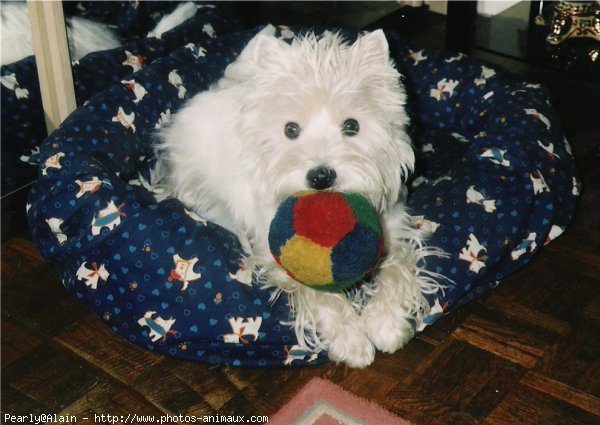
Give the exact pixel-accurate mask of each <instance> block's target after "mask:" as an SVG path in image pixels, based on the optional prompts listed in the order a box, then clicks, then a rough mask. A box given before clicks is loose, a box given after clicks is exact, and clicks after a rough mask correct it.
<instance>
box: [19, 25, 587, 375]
mask: <svg viewBox="0 0 600 425" xmlns="http://www.w3.org/2000/svg"><path fill="white" fill-rule="evenodd" d="M255 32H256V31H251V32H247V33H239V34H231V35H226V36H222V37H218V38H215V39H208V40H205V41H203V43H202V44H201V45H198V44H192V45H188V46H185V47H181V48H180V49H177V50H176V51H174V52H173V53H172V54H171V55H169V56H166V57H163V58H160V59H157V60H156V61H155V62H154V63H153V64H151V65H150V66H148V67H144V68H142V69H141V70H140V71H138V72H137V73H135V74H134V75H131V76H130V77H129V79H130V80H134V82H128V83H117V84H115V85H113V86H112V87H110V88H108V89H106V90H104V91H102V92H100V93H99V94H97V95H96V96H94V97H93V98H91V99H90V100H89V101H88V102H86V104H85V105H84V106H82V107H80V108H79V109H78V110H76V111H75V112H74V113H73V114H72V115H71V116H70V117H69V118H68V119H67V120H66V121H65V122H64V123H63V125H61V127H60V128H59V129H58V130H57V131H56V132H55V133H53V134H52V135H51V136H50V137H49V138H48V139H47V140H46V141H45V142H44V144H43V145H42V148H41V153H40V155H41V159H42V163H41V166H40V178H39V180H38V182H37V183H36V184H35V186H34V187H33V189H32V191H31V195H30V200H29V205H28V212H29V214H28V216H29V220H30V224H31V228H32V234H33V237H34V239H35V241H36V242H37V244H38V247H39V249H40V251H41V253H42V255H43V256H44V257H45V258H46V259H47V261H49V262H50V263H51V264H52V265H53V266H54V268H55V269H56V270H57V272H58V274H59V276H60V279H61V281H62V282H63V284H64V286H65V287H66V288H67V289H68V290H69V291H71V292H72V293H73V294H74V295H75V296H76V297H77V298H78V299H79V300H80V301H81V302H83V303H84V304H86V305H87V306H88V307H89V308H90V309H91V310H92V311H93V312H94V313H95V314H96V315H97V316H98V317H99V318H100V320H102V321H103V322H104V323H106V325H107V326H109V327H110V328H111V329H112V330H113V331H114V332H116V333H117V334H119V335H121V336H122V337H124V338H125V339H127V340H129V341H130V342H132V343H134V344H137V345H139V346H141V347H144V348H147V349H149V350H152V351H156V352H161V353H164V354H167V355H171V356H175V357H178V358H183V359H188V360H198V361H203V362H208V363H212V364H230V365H245V366H260V367H265V366H279V365H284V364H285V365H290V364H291V365H306V364H314V363H319V362H323V361H326V360H327V356H326V353H320V354H319V355H316V354H313V353H309V352H305V351H303V350H301V349H299V347H298V346H297V345H296V344H297V341H296V339H295V336H294V333H293V331H292V329H291V328H290V326H289V325H288V324H286V322H289V320H290V316H289V311H288V308H287V306H286V299H285V296H282V297H280V299H278V300H277V301H276V302H275V303H273V304H271V303H270V302H269V297H270V293H269V292H268V291H265V290H262V289H260V288H259V287H258V286H256V285H254V286H251V285H249V279H248V273H247V271H246V270H243V269H241V268H240V266H239V260H240V257H241V247H240V244H239V242H238V241H237V240H236V238H235V237H234V236H233V235H232V234H231V233H229V232H228V231H226V230H224V229H223V228H220V227H219V226H216V225H214V224H212V223H210V222H206V221H204V220H203V219H202V218H201V217H199V216H198V215H196V214H193V213H192V212H190V211H188V210H186V209H185V207H184V206H183V205H182V204H181V203H180V202H179V201H177V200H167V201H163V202H160V203H156V202H155V200H154V198H153V197H152V195H151V194H150V193H149V192H148V191H147V190H146V189H145V188H144V186H143V185H142V184H141V182H140V174H141V175H142V176H144V175H146V176H147V175H148V170H149V167H150V165H151V161H149V159H150V155H151V139H152V138H151V134H152V132H153V131H154V130H155V128H157V126H160V125H161V124H162V123H163V122H164V119H165V117H166V116H168V115H169V114H170V113H174V112H175V111H176V110H177V109H178V108H179V107H181V105H182V104H183V103H184V102H185V100H187V99H189V98H190V97H191V96H193V95H194V94H195V93H198V92H200V91H202V90H205V89H206V88H207V87H209V85H210V84H211V83H212V82H214V81H216V80H218V79H219V78H220V77H221V76H222V74H223V71H224V69H225V67H226V65H227V64H228V63H230V62H231V61H232V60H233V59H234V58H235V57H236V56H237V55H238V54H239V52H240V51H241V50H242V49H243V47H244V46H245V44H246V43H247V42H248V40H249V39H250V38H251V37H252V36H253V35H254V34H255ZM388 39H389V40H390V45H391V50H392V54H393V56H394V58H395V60H396V62H397V65H398V67H399V69H400V71H401V72H402V73H403V74H404V75H405V76H406V81H405V83H406V85H407V91H408V93H409V96H410V99H411V104H410V110H411V113H412V114H413V115H414V116H413V122H414V123H415V138H416V139H415V145H416V147H417V150H418V151H419V152H420V153H422V155H421V156H422V158H421V159H420V163H419V172H418V174H417V175H415V178H414V179H413V181H412V190H411V193H410V196H409V198H408V204H409V206H410V207H411V209H412V210H413V212H414V213H415V214H416V215H418V216H423V217H422V218H420V219H419V220H418V223H417V225H421V226H429V227H430V228H431V229H432V230H435V231H434V232H433V236H432V238H431V240H430V244H431V245H433V246H438V247H440V248H442V249H443V250H445V251H446V252H447V253H448V258H445V259H433V258H430V259H428V261H427V264H425V265H424V266H425V267H426V268H427V270H429V271H431V272H434V273H441V274H444V275H447V276H448V277H449V278H450V279H452V281H451V282H450V281H445V282H443V283H445V284H446V285H447V288H446V289H445V290H444V291H439V292H437V293H435V294H427V297H428V299H429V300H430V302H431V304H432V306H433V310H432V315H431V316H430V317H429V318H428V320H427V321H428V323H433V322H434V321H435V320H436V319H437V318H438V317H439V316H440V315H441V314H442V313H443V312H449V311H452V310H453V309H455V308H456V307H458V306H460V305H462V304H464V303H465V302H468V301H469V300H471V299H473V298H475V297H477V296H480V295H481V294H483V293H485V292H486V291H488V290H489V289H490V288H492V287H493V286H495V285H496V284H497V283H498V282H499V281H500V280H502V279H503V278H505V277H506V276H507V275H509V274H511V273H513V272H514V271H516V270H517V269H519V268H520V267H522V266H523V265H524V264H526V263H527V262H528V261H529V260H530V259H531V257H532V256H533V255H534V254H535V253H536V252H537V251H538V250H539V249H540V248H541V246H542V245H543V244H544V243H546V242H547V241H548V240H550V239H551V238H552V237H554V235H556V234H558V233H560V231H562V230H564V228H565V227H566V226H567V224H568V222H569V220H570V218H571V216H572V213H573V208H574V203H575V194H576V191H577V185H576V182H577V180H576V171H575V169H574V166H573V160H572V157H571V155H570V153H569V149H568V144H567V143H566V140H565V139H564V137H563V132H562V129H561V127H560V124H559V121H558V119H557V117H556V115H555V112H554V110H553V109H552V107H551V106H550V104H549V103H548V93H547V92H546V91H545V90H544V89H543V88H541V87H538V86H535V85H528V84H527V83H525V82H523V81H521V80H519V79H517V78H515V77H514V76H512V75H510V74H508V73H506V72H503V71H500V70H499V69H494V68H493V67H492V66H489V65H485V64H483V63H481V62H479V61H476V60H474V59H470V58H467V57H463V56H460V57H458V56H457V55H453V54H448V53H443V52H439V51H434V50H427V49H419V52H417V51H416V50H415V48H413V47H411V46H410V45H408V44H406V43H405V42H403V41H402V40H400V39H399V38H397V37H396V36H395V35H393V34H390V35H388ZM488 69H489V70H494V71H493V73H492V71H488ZM482 73H483V75H482ZM529 110H536V111H537V112H536V113H532V112H531V111H529ZM528 111H529V112H528ZM471 187H472V188H471ZM475 192H477V193H478V194H479V195H477V194H476V193H475ZM468 241H470V243H469V246H467V242H468ZM479 247H480V248H481V249H479V250H477V249H476V248H479ZM463 250H464V252H463ZM463 258H464V259H463ZM480 263H481V264H480Z"/></svg>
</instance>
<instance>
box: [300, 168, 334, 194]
mask: <svg viewBox="0 0 600 425" xmlns="http://www.w3.org/2000/svg"><path fill="white" fill-rule="evenodd" d="M336 177H337V174H336V173H335V170H334V169H332V168H328V167H316V168H313V169H312V170H309V172H308V173H306V180H307V181H308V185H309V186H310V187H312V188H313V189H317V190H323V189H329V188H330V187H332V186H333V183H334V182H335V178H336Z"/></svg>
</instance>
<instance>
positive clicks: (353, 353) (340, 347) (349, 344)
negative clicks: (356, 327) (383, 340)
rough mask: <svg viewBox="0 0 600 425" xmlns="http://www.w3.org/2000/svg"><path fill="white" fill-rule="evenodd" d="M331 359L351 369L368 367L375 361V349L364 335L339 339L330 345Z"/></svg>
mask: <svg viewBox="0 0 600 425" xmlns="http://www.w3.org/2000/svg"><path fill="white" fill-rule="evenodd" d="M329 359H330V360H332V361H334V362H338V363H339V362H343V363H346V364H347V365H348V366H350V367H355V368H363V367H367V366H369V365H370V364H371V363H373V360H375V347H373V344H372V343H371V341H370V340H369V338H368V337H367V335H366V334H364V333H360V334H353V335H349V336H348V337H347V338H340V337H338V338H336V339H334V340H332V341H331V342H330V343H329Z"/></svg>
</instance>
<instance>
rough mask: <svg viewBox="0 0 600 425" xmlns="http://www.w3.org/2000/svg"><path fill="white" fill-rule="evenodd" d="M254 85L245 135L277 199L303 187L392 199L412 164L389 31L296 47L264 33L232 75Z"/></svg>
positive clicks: (378, 201) (259, 181)
mask: <svg viewBox="0 0 600 425" xmlns="http://www.w3.org/2000/svg"><path fill="white" fill-rule="evenodd" d="M225 77H226V78H225V79H224V84H229V83H232V82H235V83H236V84H240V83H241V84H242V85H244V87H246V88H247V90H245V93H246V94H245V96H244V98H243V99H241V100H240V101H241V102H242V108H243V113H242V120H241V122H240V124H239V129H238V130H239V132H240V135H241V138H242V140H243V141H244V146H243V149H244V150H245V155H244V156H245V158H247V160H248V163H247V164H245V165H244V166H246V167H251V168H252V170H253V171H252V173H251V175H252V178H255V179H256V185H258V186H260V187H264V189H265V193H264V196H269V194H272V193H274V194H275V197H276V199H275V201H279V200H281V199H283V198H284V197H286V196H288V195H290V194H291V193H293V192H296V191H299V190H305V189H318V190H323V189H333V190H339V191H346V192H357V193H361V194H363V195H364V196H366V197H367V198H369V199H370V200H371V202H372V203H373V204H374V205H375V206H376V207H377V208H379V210H380V211H383V210H385V209H386V208H388V207H389V206H391V205H392V204H394V203H395V202H396V201H397V199H398V196H399V192H400V190H401V185H402V180H403V178H404V177H406V175H407V173H408V172H409V171H410V170H412V168H413V165H414V154H413V151H412V148H411V144H410V140H409V138H408V136H407V135H406V133H405V126H406V125H407V123H408V117H407V115H406V113H405V109H404V104H405V98H406V95H405V92H404V89H403V87H402V85H401V82H400V74H399V73H398V71H397V70H396V69H395V68H394V66H393V65H392V63H391V61H390V58H389V48H388V43H387V40H386V38H385V35H384V34H383V31H381V30H379V31H375V32H372V33H369V34H366V35H363V36H361V37H359V38H358V39H357V40H356V41H355V42H354V43H353V44H349V43H347V42H346V41H344V39H343V38H342V37H341V36H340V35H339V34H337V33H331V32H326V33H324V34H322V35H320V36H316V35H314V34H309V35H306V36H303V37H300V38H296V39H294V40H293V41H292V43H291V44H288V43H286V42H283V41H281V40H278V39H277V38H275V37H274V36H273V35H269V34H264V33H262V34H259V35H257V36H256V37H255V38H253V39H252V41H251V42H250V43H249V45H248V46H247V47H246V49H245V50H244V51H243V52H242V54H241V55H240V58H239V60H237V61H236V62H235V63H234V64H233V65H231V66H230V67H229V68H228V69H227V71H226V74H225Z"/></svg>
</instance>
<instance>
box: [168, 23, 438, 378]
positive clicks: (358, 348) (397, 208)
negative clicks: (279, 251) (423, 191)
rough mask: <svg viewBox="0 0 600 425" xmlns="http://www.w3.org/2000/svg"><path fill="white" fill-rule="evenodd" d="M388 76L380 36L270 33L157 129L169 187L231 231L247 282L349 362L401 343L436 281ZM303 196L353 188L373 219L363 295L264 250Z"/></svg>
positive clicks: (306, 335)
mask: <svg viewBox="0 0 600 425" xmlns="http://www.w3.org/2000/svg"><path fill="white" fill-rule="evenodd" d="M400 77H401V76H400V74H399V73H398V71H397V70H396V69H395V67H394V66H393V64H392V62H391V60H390V57H389V47H388V43H387V40H386V38H385V35H384V33H383V31H381V30H378V31H374V32H371V33H367V34H365V35H362V36H360V37H358V39H357V40H356V41H355V42H354V43H349V42H347V41H345V40H344V38H343V37H342V36H341V35H340V34H339V33H332V32H325V33H323V34H322V35H315V34H312V33H311V34H308V35H304V36H300V37H296V38H294V39H293V41H292V42H291V44H288V43H286V42H284V41H282V40H279V39H278V38H276V37H275V28H274V27H272V26H269V27H267V28H265V30H263V31H262V32H261V33H259V34H258V35H256V36H255V37H254V38H253V39H252V40H251V41H250V42H249V44H248V45H247V47H246V48H245V49H244V50H243V51H242V53H241V54H240V56H239V57H238V59H237V60H236V61H235V62H233V63H232V64H231V65H229V66H228V67H227V69H226V71H225V74H224V77H223V78H222V79H221V80H220V81H218V83H217V84H216V85H215V86H214V87H212V88H211V89H210V90H208V91H205V92H202V93H200V94H198V95H196V96H194V97H193V98H192V99H190V100H189V102H188V103H187V104H186V105H184V107H183V108H182V109H181V110H180V111H179V112H177V113H176V114H174V116H173V117H172V119H171V122H170V124H169V125H168V126H167V127H166V128H164V129H163V130H161V132H160V134H159V139H160V143H159V145H158V147H157V155H158V158H159V161H158V165H157V175H159V176H160V175H162V176H164V177H163V179H164V182H163V185H164V186H163V187H166V191H167V193H169V195H170V196H174V197H177V198H179V199H180V200H181V201H182V202H183V203H184V204H185V205H186V206H188V207H190V208H193V209H194V210H195V211H196V212H197V213H198V214H200V215H202V216H203V217H204V218H206V219H208V220H211V221H213V222H214V223H217V224H219V225H221V226H223V227H225V228H227V229H229V230H231V231H232V232H234V233H235V234H237V235H238V236H239V238H240V240H241V241H242V243H243V245H244V247H245V249H246V250H247V251H248V256H247V258H246V259H245V261H246V266H247V267H249V268H251V269H253V270H254V272H255V276H256V278H257V280H258V281H259V282H261V284H262V285H264V286H265V287H267V288H274V289H275V290H274V291H273V294H274V295H273V298H276V297H277V296H279V295H280V294H281V293H287V295H288V297H289V305H290V308H291V312H292V315H293V319H294V320H293V325H294V328H295V332H296V336H297V338H298V341H299V344H301V345H302V346H303V347H305V348H307V349H310V350H313V351H315V352H318V351H321V350H328V355H329V358H330V359H331V360H333V361H337V362H344V363H346V364H347V365H349V366H351V367H365V366H367V365H369V364H371V363H372V362H373V360H374V356H375V350H376V349H378V350H381V351H383V352H387V353H392V352H395V351H396V350H398V349H400V348H401V347H402V346H404V345H405V344H406V343H407V342H408V341H409V340H410V339H411V338H412V337H413V335H414V332H415V329H416V328H418V327H419V326H420V324H421V322H422V318H423V316H424V315H425V314H426V313H427V312H428V311H429V305H428V303H427V302H426V300H425V298H424V297H423V295H422V293H423V291H425V292H426V291H428V290H433V289H432V288H433V287H435V286H436V284H435V282H434V279H433V278H432V276H431V275H427V273H425V272H424V271H423V270H422V269H420V267H419V265H420V264H419V263H420V260H422V259H423V258H424V257H425V256H426V255H429V254H430V251H428V250H427V249H426V248H425V247H424V245H423V244H422V242H421V234H420V233H419V231H417V230H415V229H414V228H413V227H412V226H411V217H410V216H409V215H408V214H407V212H406V210H405V208H404V206H403V204H402V203H401V202H399V200H400V201H401V199H400V198H401V193H402V192H403V188H404V184H403V181H404V179H405V178H406V177H407V175H408V173H409V172H410V171H411V170H412V169H413V165H414V161H415V157H414V154H413V150H412V147H411V141H410V139H409V136H408V135H407V133H406V131H405V128H406V125H407V123H408V121H409V119H408V116H407V114H406V111H405V108H404V106H405V102H406V94H405V91H404V88H403V86H402V84H401V80H400ZM306 189H316V190H335V191H341V192H354V193H360V194H362V195H363V196H365V197H366V198H367V199H369V200H370V201H371V202H372V204H373V205H374V206H375V208H377V210H378V211H379V212H380V214H381V219H382V224H383V228H384V233H385V247H384V256H383V258H382V260H381V261H380V263H379V265H378V266H377V269H376V271H375V274H374V277H373V280H372V282H370V283H364V284H363V287H362V289H361V290H359V291H357V292H359V293H361V294H362V295H363V296H362V297H353V296H352V295H350V294H348V293H325V292H321V291H316V290H314V289H311V288H310V287H307V286H304V285H301V284H298V283H297V282H295V281H294V280H292V279H291V278H290V277H289V276H288V275H287V273H286V272H285V271H284V270H283V269H281V268H280V267H279V266H278V265H277V264H276V262H275V260H274V258H273V257H272V255H271V254H270V251H269V245H268V240H267V236H268V231H269V225H270V222H271V220H272V218H273V216H274V215H275V211H276V209H277V207H278V205H279V204H280V202H281V201H282V200H283V199H285V198H286V197H288V196H289V195H291V194H293V193H294V192H297V191H301V190H306ZM357 292H355V294H356V293H357ZM365 294H366V295H365ZM359 298H360V299H359ZM364 300H366V301H364Z"/></svg>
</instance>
